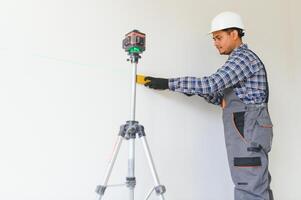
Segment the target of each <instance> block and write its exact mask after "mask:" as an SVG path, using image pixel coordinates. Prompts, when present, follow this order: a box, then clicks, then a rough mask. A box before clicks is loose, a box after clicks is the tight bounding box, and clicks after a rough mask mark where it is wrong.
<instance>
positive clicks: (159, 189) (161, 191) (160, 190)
mask: <svg viewBox="0 0 301 200" xmlns="http://www.w3.org/2000/svg"><path fill="white" fill-rule="evenodd" d="M155 191H156V193H157V195H161V194H164V193H165V192H166V187H165V186H164V185H158V186H157V187H155Z"/></svg>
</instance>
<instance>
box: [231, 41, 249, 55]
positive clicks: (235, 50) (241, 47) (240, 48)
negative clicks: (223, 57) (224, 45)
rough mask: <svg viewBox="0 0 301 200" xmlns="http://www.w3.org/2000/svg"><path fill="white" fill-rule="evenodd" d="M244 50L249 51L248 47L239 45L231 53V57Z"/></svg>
mask: <svg viewBox="0 0 301 200" xmlns="http://www.w3.org/2000/svg"><path fill="white" fill-rule="evenodd" d="M242 49H248V45H247V44H244V43H242V44H241V45H239V47H236V48H235V49H234V50H233V51H232V52H231V53H230V55H233V54H234V53H235V52H237V51H240V50H242Z"/></svg>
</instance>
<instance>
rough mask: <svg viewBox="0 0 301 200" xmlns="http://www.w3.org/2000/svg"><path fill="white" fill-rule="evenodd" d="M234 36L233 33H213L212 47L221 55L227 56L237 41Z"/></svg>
mask: <svg viewBox="0 0 301 200" xmlns="http://www.w3.org/2000/svg"><path fill="white" fill-rule="evenodd" d="M235 35H236V34H235V31H231V32H226V31H215V32H213V33H212V38H213V41H214V46H215V47H216V48H217V50H218V51H219V53H220V54H221V55H229V54H230V53H231V52H232V51H233V50H234V49H235V44H236V39H237V38H236V37H235Z"/></svg>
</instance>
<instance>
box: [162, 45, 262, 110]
mask: <svg viewBox="0 0 301 200" xmlns="http://www.w3.org/2000/svg"><path fill="white" fill-rule="evenodd" d="M168 85H169V89H170V90H172V91H175V92H181V93H184V94H188V95H198V96H201V97H203V98H204V99H205V100H206V101H208V102H209V103H213V104H216V105H219V104H221V100H222V98H223V90H224V89H226V88H229V87H233V89H234V91H235V93H236V95H237V96H238V97H239V98H240V99H241V100H242V101H243V102H244V103H245V104H260V103H263V102H264V101H265V99H266V93H267V90H266V88H267V79H266V74H265V69H264V64H263V63H262V62H261V61H260V59H259V58H258V57H257V56H256V54H255V53H253V52H252V51H251V50H249V49H248V46H247V45H246V44H242V45H240V46H239V47H238V48H236V49H234V50H233V51H232V52H231V54H230V55H229V58H228V60H227V61H226V63H225V64H224V65H223V66H222V67H221V68H219V69H218V70H217V71H216V72H215V73H214V74H212V75H211V76H205V77H201V78H196V77H180V78H171V79H169V81H168Z"/></svg>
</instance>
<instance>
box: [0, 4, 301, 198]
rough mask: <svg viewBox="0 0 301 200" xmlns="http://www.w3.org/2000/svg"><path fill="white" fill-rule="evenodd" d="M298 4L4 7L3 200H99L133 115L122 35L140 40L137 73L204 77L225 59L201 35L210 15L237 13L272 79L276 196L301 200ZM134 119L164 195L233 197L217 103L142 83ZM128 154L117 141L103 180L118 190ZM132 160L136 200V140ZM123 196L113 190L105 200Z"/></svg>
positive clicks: (142, 176) (144, 168)
mask: <svg viewBox="0 0 301 200" xmlns="http://www.w3.org/2000/svg"><path fill="white" fill-rule="evenodd" d="M300 6H301V5H300V2H299V1H297V0H290V1H281V0H273V1H272V0H267V1H260V0H254V1H237V0H222V1H221V0H210V1H209V0H204V1H197V0H185V1H171V0H163V1H159V0H152V1H149V0H146V1H137V0H128V1H122V0H119V1H117V0H112V1H102V0H98V1H97V0H85V1H83V0H72V1H71V0H42V1H41V0H28V1H21V0H9V1H8V0H1V2H0V162H1V163H0V199H5V200H16V199H19V200H20V199H21V200H38V199H39V200H40V199H43V200H52V199H55V200H71V199H72V200H82V199H85V200H92V199H96V194H95V193H94V189H95V186H96V185H97V184H100V183H101V182H102V180H103V175H104V172H105V169H106V167H107V164H108V160H109V158H110V156H111V153H112V149H113V145H114V141H115V139H116V137H117V134H118V131H119V126H120V125H122V124H124V123H125V121H126V120H128V119H129V118H130V95H131V70H132V68H131V65H130V63H128V62H126V58H127V56H126V53H125V52H124V51H123V50H122V48H121V41H122V39H123V38H124V35H125V34H126V33H127V32H129V31H131V30H132V29H139V30H140V31H142V32H144V33H146V35H147V47H146V51H145V52H144V53H143V55H142V59H141V60H140V63H139V66H138V72H139V73H142V74H147V75H152V76H159V77H166V78H168V77H178V76H186V75H190V76H205V75H209V74H210V73H213V72H215V71H216V69H217V68H218V67H219V66H221V65H222V64H223V62H224V61H225V59H226V57H225V56H219V55H218V53H217V51H216V49H215V48H214V47H213V43H212V39H211V36H210V35H207V32H208V30H209V26H210V21H211V19H212V18H213V17H214V16H215V15H217V14H218V13H220V12H222V11H226V10H230V11H235V12H238V13H239V14H241V15H242V17H243V19H244V22H245V26H246V37H245V38H244V41H245V42H246V43H248V45H249V47H250V48H251V49H253V50H254V51H255V52H257V53H258V55H259V56H260V57H261V58H262V60H263V61H264V62H265V64H266V67H267V71H268V74H269V81H270V93H271V94H270V95H271V96H270V113H271V116H272V120H273V123H274V143H273V149H272V152H271V154H270V170H271V173H272V176H273V182H272V189H273V190H274V194H275V199H278V200H299V199H301V194H300V191H299V188H300V186H299V185H300V183H299V182H300V178H301V172H300V170H299V168H300V164H301V159H300V153H301V147H300V146H301V142H300V140H301V136H300V134H299V133H300V128H301V126H300V119H299V112H300V107H299V106H300V102H299V98H300V92H299V91H300V89H298V85H299V83H298V81H299V74H300V73H301V70H300V65H301V63H300V59H299V57H298V56H300V50H299V48H300V45H301V44H300V38H299V36H300V35H301V30H300V18H301V16H300V13H299V8H300ZM136 117H137V120H138V121H139V122H140V123H141V124H143V125H144V126H145V129H146V134H147V139H148V141H149V144H150V148H151V151H152V153H153V157H154V161H155V164H156V167H157V170H158V173H159V177H160V180H161V182H162V184H164V185H166V187H167V193H166V197H167V199H169V200H198V199H206V200H219V199H224V200H231V199H233V185H232V182H231V178H230V173H229V170H228V165H227V160H226V150H225V145H224V138H223V127H222V121H221V109H220V108H219V107H216V106H213V105H210V104H207V103H206V102H205V101H204V100H203V99H201V98H198V97H186V96H184V95H181V94H177V93H172V92H168V91H153V90H149V89H147V88H144V87H142V86H138V87H137V114H136ZM127 150H128V148H127V142H124V143H123V146H122V148H121V151H120V154H119V155H118V159H117V162H116V165H115V168H114V170H113V174H112V177H111V179H110V183H122V182H124V180H125V176H126V174H127V154H128V153H127ZM136 156H137V157H136V164H137V165H136V177H137V187H136V199H143V198H144V197H145V194H146V193H147V192H148V191H149V189H150V188H151V187H152V186H153V181H152V177H151V174H150V171H149V170H148V165H147V161H146V158H145V156H144V153H143V148H142V145H141V144H140V142H139V140H137V145H136ZM127 195H128V194H127V190H126V189H125V188H112V189H108V190H107V192H106V196H105V198H104V199H110V200H112V199H114V200H115V199H116V200H117V199H126V197H127ZM150 199H157V198H156V197H155V196H154V197H152V198H150Z"/></svg>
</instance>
